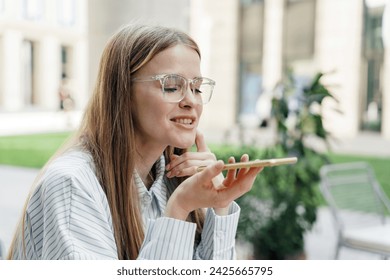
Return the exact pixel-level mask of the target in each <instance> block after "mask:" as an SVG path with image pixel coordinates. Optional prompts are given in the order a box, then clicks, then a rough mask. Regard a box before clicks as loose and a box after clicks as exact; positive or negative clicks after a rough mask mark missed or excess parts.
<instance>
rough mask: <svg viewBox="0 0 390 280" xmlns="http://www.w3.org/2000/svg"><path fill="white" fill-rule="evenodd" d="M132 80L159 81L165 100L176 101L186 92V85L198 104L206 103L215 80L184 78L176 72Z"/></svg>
mask: <svg viewBox="0 0 390 280" xmlns="http://www.w3.org/2000/svg"><path fill="white" fill-rule="evenodd" d="M132 81H134V82H150V81H160V84H161V89H162V92H163V97H164V101H165V102H169V103H178V102H180V101H182V100H183V99H184V97H185V95H186V93H187V88H188V85H190V89H191V91H192V94H193V96H194V97H195V99H196V102H197V103H198V104H206V103H208V102H209V101H210V99H211V96H212V95H213V89H214V86H215V82H214V81H213V80H211V79H209V78H203V77H198V78H195V79H186V78H184V77H183V76H180V75H177V74H161V75H156V76H151V77H147V78H133V79H132Z"/></svg>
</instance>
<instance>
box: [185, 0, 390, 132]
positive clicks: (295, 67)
mask: <svg viewBox="0 0 390 280" xmlns="http://www.w3.org/2000/svg"><path fill="white" fill-rule="evenodd" d="M387 2H388V1H387V0H343V1H339V0H215V1H206V0H199V1H192V4H193V7H192V9H191V11H192V17H191V22H192V23H193V24H192V25H191V28H192V29H191V32H192V33H193V34H194V35H195V36H197V37H198V41H199V42H200V43H201V49H206V51H207V53H208V56H207V59H208V61H206V62H204V64H205V65H206V72H207V73H208V75H209V76H211V77H213V78H214V79H215V80H216V81H217V87H216V92H215V96H214V97H213V102H212V104H210V106H209V105H208V108H207V109H206V110H207V113H208V114H209V115H213V114H214V113H215V112H218V115H219V116H221V117H218V118H216V117H214V118H212V117H210V118H207V119H208V122H207V123H206V124H204V125H205V128H210V129H215V128H219V129H221V128H222V129H225V130H229V129H230V128H231V127H232V126H233V125H234V124H235V123H240V122H241V123H243V125H248V126H256V125H258V119H256V118H258V115H259V109H260V111H261V109H263V110H269V106H266V105H264V103H265V102H267V98H265V97H266V96H267V95H268V96H270V93H271V94H272V92H273V91H274V90H275V87H276V86H277V85H278V83H279V82H280V81H281V80H282V79H283V77H285V75H286V71H287V69H292V71H293V75H294V77H295V81H296V83H297V84H298V86H304V85H305V84H307V82H308V81H309V80H310V79H311V78H312V77H313V76H314V75H315V74H316V73H317V72H323V73H327V75H326V76H325V78H324V83H325V84H327V85H328V86H329V88H330V89H331V91H332V93H333V94H334V96H335V97H336V98H337V99H338V100H339V104H337V108H338V109H340V110H341V112H342V114H340V113H336V112H335V111H334V108H335V107H336V104H334V103H331V102H328V103H327V104H326V111H325V113H324V115H325V125H326V126H327V128H328V129H329V130H330V131H331V133H332V134H333V135H334V136H335V137H338V138H354V137H356V136H357V135H358V134H359V133H361V132H362V131H370V132H373V133H376V134H378V135H380V136H381V137H384V138H386V139H390V86H389V80H390V79H388V78H387V79H386V77H390V72H389V68H390V65H389V58H388V57H389V53H390V50H389V47H387V49H386V47H385V44H384V43H385V42H384V40H383V34H385V32H384V31H382V30H385V28H386V27H384V26H383V25H385V24H384V22H385V21H384V20H383V18H384V16H383V15H384V11H385V6H386V3H387ZM388 5H389V4H388ZM194 15H195V16H194ZM199 15H201V16H202V17H201V18H202V19H203V20H201V21H199V18H200V17H199ZM202 21H203V23H202ZM204 25H206V27H207V28H205V27H204ZM387 25H389V21H387ZM387 28H388V27H387ZM204 30H206V31H204ZM387 30H389V29H387ZM203 42H204V43H203ZM221 84H222V86H221ZM261 98H263V99H261ZM258 100H260V101H262V102H260V106H259V102H258ZM268 100H269V98H268ZM221 104H222V105H221ZM260 113H262V114H265V115H267V112H260Z"/></svg>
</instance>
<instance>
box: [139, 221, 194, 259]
mask: <svg viewBox="0 0 390 280" xmlns="http://www.w3.org/2000/svg"><path fill="white" fill-rule="evenodd" d="M195 232H196V224H194V223H190V222H186V221H181V220H177V219H173V218H168V217H161V218H158V219H156V220H152V219H149V220H148V223H147V226H146V234H145V239H144V243H143V245H142V247H141V250H140V253H139V255H138V259H144V260H145V259H148V260H191V259H192V257H193V251H194V241H195Z"/></svg>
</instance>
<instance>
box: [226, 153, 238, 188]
mask: <svg viewBox="0 0 390 280" xmlns="http://www.w3.org/2000/svg"><path fill="white" fill-rule="evenodd" d="M228 162H229V163H235V162H236V160H235V159H234V157H230V158H229V160H228ZM236 172H237V171H236V170H234V169H231V170H228V172H227V173H226V178H225V180H224V182H223V184H224V185H225V186H229V185H230V184H231V183H232V182H233V181H234V179H235V178H236Z"/></svg>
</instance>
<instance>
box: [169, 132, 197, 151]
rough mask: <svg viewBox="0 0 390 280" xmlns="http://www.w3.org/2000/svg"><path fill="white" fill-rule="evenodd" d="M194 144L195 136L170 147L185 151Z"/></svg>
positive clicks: (176, 142)
mask: <svg viewBox="0 0 390 280" xmlns="http://www.w3.org/2000/svg"><path fill="white" fill-rule="evenodd" d="M194 144H195V135H194V137H191V139H190V138H187V137H186V139H180V141H175V144H174V145H172V146H174V147H177V148H179V149H187V148H191V146H192V145H194Z"/></svg>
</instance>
